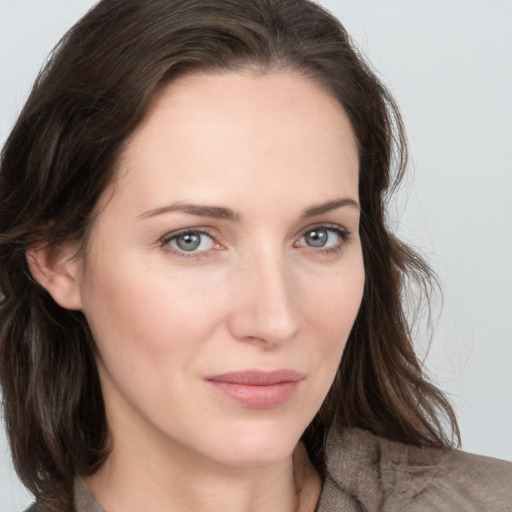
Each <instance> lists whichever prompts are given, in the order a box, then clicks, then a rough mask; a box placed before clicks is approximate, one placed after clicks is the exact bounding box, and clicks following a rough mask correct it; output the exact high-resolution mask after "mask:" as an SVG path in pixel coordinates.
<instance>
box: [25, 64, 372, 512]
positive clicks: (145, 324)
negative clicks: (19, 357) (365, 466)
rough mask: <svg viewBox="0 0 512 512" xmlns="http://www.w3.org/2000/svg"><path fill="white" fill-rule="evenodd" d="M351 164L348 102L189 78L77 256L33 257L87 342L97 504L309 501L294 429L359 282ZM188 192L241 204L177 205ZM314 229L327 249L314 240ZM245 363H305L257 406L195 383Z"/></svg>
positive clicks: (312, 486) (207, 505) (271, 83)
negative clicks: (93, 358)
mask: <svg viewBox="0 0 512 512" xmlns="http://www.w3.org/2000/svg"><path fill="white" fill-rule="evenodd" d="M358 165H359V161H358V153H357V146H356V142H355V138H354V135H353V132H352V129H351V126H350V122H349V120H348V118H347V115H346V113H345V112H344V111H343V109H342V107H341V106H340V105H339V103H337V101H336V100H335V99H334V98H332V97H331V96H330V95H329V94H327V93H326V92H325V91H324V90H322V89H321V88H320V87H319V86H318V85H316V84H315V83H313V82H312V81H311V80H309V79H307V78H304V77H302V76H299V75H297V74H292V73H291V72H277V71H276V72H271V73H267V74H261V73H259V74H258V73H255V72H252V71H244V72H230V73H224V74H194V75H188V76H184V77H181V78H180V79H179V80H177V81H175V82H173V83H172V84H170V85H169V86H167V87H166V88H164V89H163V90H162V91H161V92H160V93H159V95H158V96H157V98H156V99H155V102H154V104H153V106H152V108H151V110H150V112H149V114H148V116H147V117H146V119H145V120H144V121H143V122H142V123H141V125H140V126H139V127H138V129H137V130H136V131H135V132H134V134H133V135H132V136H131V138H130V140H129V141H128V144H127V146H126V149H125V151H124V153H123V155H122V157H121V159H120V161H119V165H118V173H117V177H116V180H115V182H114V183H112V184H111V186H110V187H109V189H108V190H106V191H105V194H104V197H103V199H102V201H101V204H100V208H99V214H98V216H97V218H96V220H95V223H94V225H93V228H92V234H91V240H90V243H89V245H88V248H87V251H86V256H85V259H84V260H78V261H77V260H74V259H73V258H71V257H69V256H70V255H71V254H72V253H73V247H65V246H64V247H61V248H59V250H58V251H57V254H56V253H52V254H47V253H45V252H44V251H39V252H34V253H33V254H29V264H30V265H31V268H32V271H33V273H34V275H35V276H36V278H38V279H39V281H40V282H41V283H42V284H43V285H44V286H46V288H47V289H48V290H49V291H50V293H52V295H53V296H54V298H55V300H56V301H57V302H58V303H59V304H61V305H62V306H64V307H68V308H72V309H80V310H82V311H83V312H84V314H85V316H86V318H87V320H88V322H89V324H90V326H91V329H92V332H93V335H94V337H95V340H96V342H97V348H98V368H99V372H100V377H101V381H102V386H103V390H104V395H105V401H106V406H107V414H108V421H109V426H110V428H111V432H112V439H113V452H112V454H111V456H110V457H109V459H108V460H107V462H106V464H105V465H104V466H103V467H102V468H101V469H100V470H99V471H98V472H97V473H96V474H94V475H92V476H89V477H87V478H86V482H87V483H88V485H89V486H90V488H91V489H92V490H93V492H94V494H95V495H96V497H97V498H98V500H99V501H100V502H101V503H102V505H103V506H104V508H105V509H106V510H108V511H109V512H117V511H124V512H130V511H136V510H137V511H138V510H146V511H148V512H149V511H155V512H156V511H164V510H166V511H167V510H171V509H172V510H173V511H176V512H179V511H192V510H194V511H197V510H202V511H206V512H208V511H210V510H211V511H218V510H223V511H225V512H229V511H231V510H232V511H236V512H243V511H252V512H257V511H263V510H265V511H268V510H275V511H283V512H288V511H291V510H296V509H297V508H296V507H297V504H298V505H299V508H298V510H302V511H306V510H309V511H312V510H313V509H314V506H315V503H316V500H317V499H318V495H319V493H320V487H321V483H320V480H319V477H318V475H317V474H316V473H315V471H314V470H313V468H312V466H311V463H310V462H309V459H308V457H307V455H306V453H305V450H304V449H303V447H302V446H301V444H300V443H299V438H300V436H301V435H302V433H303V431H304V430H305V428H306V426H307V425H308V424H309V422H310V421H311V419H312V418H313V417H314V415H315V414H316V412H317V411H318V409H319V408H320V406H321V404H322V402H323V400H324V398H325V396H326V394H327V392H328V390H329V387H330V385H331V383H332V381H333V379H334V376H335V373H336V370H337V368H338V364H339V361H340V359H341V356H342V353H343V349H344V346H345V343H346V340H347V337H348V335H349V333H350V330H351V327H352V325H353V322H354V320H355V317H356V315H357V311H358V308H359V305H360V302H361V297H362V293H363V285H364V269H363V260H362V253H361V244H360V240H359V236H358V226H359V213H360V212H359V208H358ZM339 199H343V200H345V201H344V203H343V204H341V205H340V204H338V206H337V207H333V208H331V209H329V211H323V212H318V211H317V212H316V213H315V212H310V214H312V215H310V216H309V217H307V218H304V217H303V213H304V211H305V210H308V209H311V208H312V207H314V206H318V205H322V204H326V203H329V202H333V201H337V200H339ZM184 203H190V204H193V205H208V206H212V205H213V206H216V207H222V208H225V209H229V210H231V211H232V212H234V217H235V218H234V219H229V218H213V217H211V216H208V215H205V213H206V212H204V211H203V212H201V211H193V210H192V209H191V208H188V209H187V211H181V210H177V209H175V208H176V206H177V205H178V206H179V205H183V204H184ZM169 205H173V206H172V208H166V207H168V206H169ZM331 206H333V205H332V204H331ZM327 209H328V208H324V210H327ZM314 228H316V229H317V232H318V230H320V231H321V234H322V235H323V236H324V242H325V245H324V246H312V245H311V243H312V240H313V241H314V233H313V232H312V231H314ZM183 229H189V230H191V231H192V232H193V231H194V230H196V231H197V230H207V232H208V235H204V234H203V235H198V234H197V233H195V237H196V238H194V240H199V241H200V245H199V246H198V247H197V248H196V249H195V250H191V251H188V252H187V251H184V250H183V249H180V247H182V246H183V243H184V241H185V239H184V238H183V237H181V238H179V237H178V236H177V234H176V232H178V231H180V230H183ZM336 230H341V232H342V233H344V232H347V233H348V235H347V236H346V239H344V238H343V237H342V236H340V234H339V233H338V231H336ZM192 235H193V236H194V233H192ZM179 244H181V245H179ZM246 369H258V370H276V369H293V370H296V371H298V372H300V373H301V374H302V375H303V376H304V378H303V380H301V381H300V384H299V385H298V388H297V391H296V393H295V394H294V395H293V396H292V398H291V399H289V400H287V401H286V402H285V403H283V404H281V405H279V406H276V407H270V408H265V409H255V408H251V407H244V406H241V405H240V404H239V403H236V402H233V401H232V400H230V399H227V398H226V397H225V396H223V395H222V394H221V393H219V392H218V391H217V390H216V389H213V388H212V386H210V385H209V383H208V381H207V380H205V379H206V378H207V377H209V376H212V375H217V374H221V373H225V372H230V371H235V370H237V371H238V370H246ZM294 466H295V470H294ZM297 487H298V489H297ZM297 492H299V495H298V497H299V498H300V499H299V500H297Z"/></svg>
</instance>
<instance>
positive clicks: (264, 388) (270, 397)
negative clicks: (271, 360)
mask: <svg viewBox="0 0 512 512" xmlns="http://www.w3.org/2000/svg"><path fill="white" fill-rule="evenodd" d="M304 379H305V376H304V375H303V374H302V373H299V372H297V371H295V370H274V371H261V370H244V371H237V372H229V373H223V374H221V375H215V376H213V377H208V378H207V379H206V382H207V383H208V384H209V385H210V386H211V387H212V388H213V390H214V391H216V392H217V393H219V394H220V395H221V396H223V397H224V398H227V399H228V400H230V401H232V402H235V403H237V404H238V405H240V406H242V407H246V408H249V409H272V408H275V407H279V406H280V405H283V404H285V403H286V402H288V401H289V400H291V399H292V398H293V397H294V396H295V395H296V393H297V391H298V389H299V387H300V384H301V382H302V381H303V380H304Z"/></svg>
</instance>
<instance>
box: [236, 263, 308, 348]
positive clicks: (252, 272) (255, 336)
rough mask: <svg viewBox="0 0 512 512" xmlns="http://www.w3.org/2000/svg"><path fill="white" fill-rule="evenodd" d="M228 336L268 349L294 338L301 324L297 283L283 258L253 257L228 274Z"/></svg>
mask: <svg viewBox="0 0 512 512" xmlns="http://www.w3.org/2000/svg"><path fill="white" fill-rule="evenodd" d="M231 287H232V291H233V293H232V294H231V298H232V304H231V305H230V315H229V319H228V325H229V329H230V332H231V335H232V336H233V337H234V338H236V339H238V340H240V341H246V342H251V343H258V344H261V345H263V346H265V347H267V348H270V347H274V346H277V345H281V344H283V343H286V342H289V341H291V340H293V339H294V337H296V335H297V332H298V330H299V324H300V311H299V296H298V293H297V282H296V280H295V279H294V277H293V275H292V272H291V269H290V268H287V265H286V262H285V261H284V258H283V257H282V256H277V255H273V254H266V255H260V256H256V255H255V256H253V257H252V258H250V261H246V262H245V263H244V264H241V265H240V267H239V268H238V269H237V270H236V271H234V272H233V273H232V274H231Z"/></svg>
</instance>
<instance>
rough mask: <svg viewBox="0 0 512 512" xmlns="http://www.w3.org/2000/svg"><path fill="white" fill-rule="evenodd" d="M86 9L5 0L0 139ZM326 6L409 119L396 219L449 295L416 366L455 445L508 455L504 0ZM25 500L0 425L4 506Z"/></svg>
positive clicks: (510, 19)
mask: <svg viewBox="0 0 512 512" xmlns="http://www.w3.org/2000/svg"><path fill="white" fill-rule="evenodd" d="M94 3H95V2H94V1H91V0H44V1H41V0H0V145H1V144H2V143H3V142H4V141H5V138H6V137H7V135H8V133H9V130H10V127H11V126H12V124H13V122H14V120H15V118H16V115H17V113H18V112H19V110H20V109H21V107H22V105H23V102H24V100H25V98H26V96H27V94H28V91H29V88H30V86H31V84H32V82H33V80H34V78H35V75H36V73H37V71H38V70H39V68H40V66H41V64H42V63H43V62H44V60H45V57H46V56H47V54H48V52H49V51H50V50H51V49H52V47H53V46H54V44H55V43H56V42H57V41H58V39H59V38H60V37H61V36H62V35H63V34H64V32H65V31H66V30H67V29H68V28H69V27H70V26H71V25H72V24H73V23H74V22H75V21H76V20H78V18H79V17H81V16H82V15H83V14H84V13H85V12H86V10H87V9H88V8H90V7H91V6H92V5H93V4H94ZM323 4H324V5H326V6H327V7H328V8H329V9H330V10H331V11H332V12H333V13H335V14H336V15H337V16H338V17H339V18H340V19H341V21H342V22H343V24H344V25H345V27H346V28H347V30H348V32H349V33H350V34H351V35H352V37H353V39H354V41H355V42H356V44H357V45H358V47H359V48H360V49H361V50H362V51H363V52H364V53H365V54H366V55H367V56H368V58H369V60H370V61H371V63H372V64H373V67H374V68H375V70H376V71H377V73H378V74H379V76H380V77H381V79H382V80H383V81H384V82H385V83H386V84H387V85H388V87H389V88H390V89H391V91H392V92H393V94H394V96H395V98H396V99H397V101H398V104H399V106H400V107H401V110H402V114H403V116H404V120H405V124H406V128H407V131H408V135H409V139H410V145H411V153H412V159H411V160H412V161H411V172H410V174H409V176H408V178H407V179H406V182H405V184H404V186H403V187H402V189H401V190H400V192H399V194H398V196H397V197H396V202H395V204H394V207H393V208H392V210H391V211H392V213H393V216H392V217H393V219H392V224H393V226H395V227H396V229H397V231H398V233H399V235H400V236H402V238H404V239H405V240H406V241H408V242H410V243H412V244H413V245H414V246H416V247H418V248H420V249H421V250H422V252H423V253H424V254H425V255H426V256H427V257H428V259H429V261H430V263H431V264H432V266H433V267H434V269H435V270H436V271H437V273H438V274H439V276H440V280H441V283H442V287H443V297H444V304H443V309H442V313H441V316H440V317H439V320H438V322H437V325H436V328H435V331H434V334H433V337H432V343H431V346H430V351H429V352H428V356H427V357H426V360H425V364H426V366H427V368H428V369H429V371H430V373H431V375H432V377H433V379H434V381H435V382H436V384H437V385H438V386H440V387H441V388H442V389H443V390H445V391H446V392H447V393H448V395H449V397H450V398H451V400H452V402H453V403H454V406H455V408H456V411H457V413H458V417H459V421H460V426H461V430H462V439H463V449H464V450H466V451H469V452H474V453H481V454H485V455H489V456H494V457H499V458H504V459H508V460H512V436H511V435H510V432H512V428H511V427H512V30H511V29H510V27H511V26H512V1H511V0H394V1H391V0H372V1H369V0H330V1H327V0H326V1H324V2H323ZM425 347H426V345H425V340H424V339H423V341H421V342H419V346H418V351H419V353H420V354H422V355H424V354H425V353H426V348H425ZM28 503H30V497H29V495H28V494H27V493H26V491H24V490H23V488H22V486H21V485H20V484H19V482H18V480H17V479H16V477H15V476H14V474H13V471H12V467H11V463H10V460H9V450H8V447H7V443H6V440H5V436H4V434H3V431H2V433H1V434H0V511H11V510H12V511H16V510H19V511H21V510H23V508H24V506H26V505H27V504H28Z"/></svg>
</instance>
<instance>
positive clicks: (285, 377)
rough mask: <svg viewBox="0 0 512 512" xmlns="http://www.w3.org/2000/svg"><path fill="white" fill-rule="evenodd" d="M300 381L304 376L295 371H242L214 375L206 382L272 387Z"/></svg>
mask: <svg viewBox="0 0 512 512" xmlns="http://www.w3.org/2000/svg"><path fill="white" fill-rule="evenodd" d="M302 379H304V374H302V373H300V372H297V371H295V370H271V371H265V370H242V371H234V372H227V373H222V374H220V375H214V376H212V377H208V378H207V379H206V380H209V381H214V382H224V383H228V384H242V385H244V384H245V385H247V386H272V385H273V384H280V383H282V382H297V381H300V380H302Z"/></svg>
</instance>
